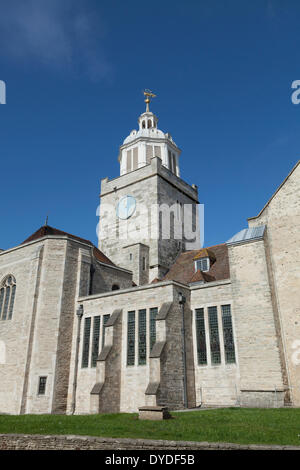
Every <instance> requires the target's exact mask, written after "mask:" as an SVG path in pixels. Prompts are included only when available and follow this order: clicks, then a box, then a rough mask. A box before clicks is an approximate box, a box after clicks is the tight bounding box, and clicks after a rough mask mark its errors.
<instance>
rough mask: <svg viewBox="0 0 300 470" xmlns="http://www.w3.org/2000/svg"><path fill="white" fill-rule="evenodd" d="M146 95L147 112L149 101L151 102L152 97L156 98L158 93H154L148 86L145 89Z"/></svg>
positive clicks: (147, 111)
mask: <svg viewBox="0 0 300 470" xmlns="http://www.w3.org/2000/svg"><path fill="white" fill-rule="evenodd" d="M144 95H145V96H146V99H145V103H146V113H149V103H150V101H151V99H152V98H156V95H155V94H154V93H152V91H151V90H148V89H147V88H146V90H144Z"/></svg>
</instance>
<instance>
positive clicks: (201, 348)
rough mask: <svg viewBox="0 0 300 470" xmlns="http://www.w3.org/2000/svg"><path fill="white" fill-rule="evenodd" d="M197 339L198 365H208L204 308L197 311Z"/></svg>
mask: <svg viewBox="0 0 300 470" xmlns="http://www.w3.org/2000/svg"><path fill="white" fill-rule="evenodd" d="M196 338H197V356H198V364H199V365H206V364H207V353H206V338H205V322H204V308H197V309H196Z"/></svg>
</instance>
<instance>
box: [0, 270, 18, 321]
mask: <svg viewBox="0 0 300 470" xmlns="http://www.w3.org/2000/svg"><path fill="white" fill-rule="evenodd" d="M15 296H16V280H15V278H14V276H12V275H9V276H6V278H5V279H3V281H2V282H1V284H0V320H11V319H12V314H13V309H14V303H15Z"/></svg>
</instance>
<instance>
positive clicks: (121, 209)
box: [117, 196, 136, 220]
mask: <svg viewBox="0 0 300 470" xmlns="http://www.w3.org/2000/svg"><path fill="white" fill-rule="evenodd" d="M135 208H136V200H135V198H134V197H133V196H124V197H122V198H121V199H120V200H119V203H118V205H117V216H118V217H119V219H122V220H126V219H129V217H131V216H132V214H134V212H135Z"/></svg>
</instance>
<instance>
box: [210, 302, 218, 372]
mask: <svg viewBox="0 0 300 470" xmlns="http://www.w3.org/2000/svg"><path fill="white" fill-rule="evenodd" d="M208 322H209V336H210V351H211V362H212V364H221V351H220V339H219V326H218V311H217V307H208Z"/></svg>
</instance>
